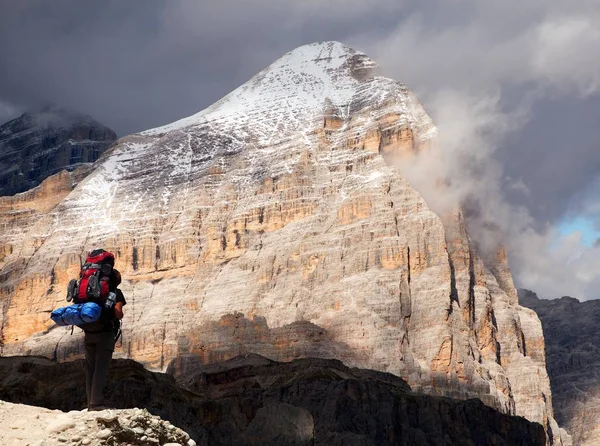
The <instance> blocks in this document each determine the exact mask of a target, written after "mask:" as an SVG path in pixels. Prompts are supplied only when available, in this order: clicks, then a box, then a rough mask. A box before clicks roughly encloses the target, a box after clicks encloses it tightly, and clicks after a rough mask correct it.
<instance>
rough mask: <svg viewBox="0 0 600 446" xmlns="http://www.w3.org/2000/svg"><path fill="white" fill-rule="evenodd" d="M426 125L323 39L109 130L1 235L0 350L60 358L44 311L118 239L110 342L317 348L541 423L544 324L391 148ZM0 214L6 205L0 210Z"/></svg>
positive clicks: (390, 83)
mask: <svg viewBox="0 0 600 446" xmlns="http://www.w3.org/2000/svg"><path fill="white" fill-rule="evenodd" d="M436 135H437V130H436V128H435V127H434V126H433V124H432V122H431V120H430V118H429V117H428V116H427V114H426V113H425V111H424V110H423V108H422V107H421V105H420V104H419V103H418V101H417V100H416V98H415V97H414V96H413V95H412V93H411V92H410V91H409V90H408V89H407V88H406V87H405V86H404V85H402V84H400V83H398V82H396V81H394V80H391V79H387V78H384V77H381V76H378V75H376V65H375V63H374V62H373V61H372V60H370V59H369V58H368V57H367V56H365V55H364V54H362V53H359V52H357V51H354V50H352V49H350V48H348V47H346V46H344V45H342V44H340V43H337V42H325V43H319V44H313V45H307V46H304V47H300V48H298V49H296V50H294V51H292V52H291V53H288V54H286V55H285V56H283V57H282V58H281V59H279V60H278V61H276V62H275V63H274V64H272V65H271V66H269V67H268V68H266V69H265V70H263V71H262V72H260V73H259V74H257V75H256V76H255V77H253V78H252V79H251V80H250V81H249V82H247V83H246V84H244V85H243V86H241V87H240V88H238V89H237V90H235V91H233V92H232V93H231V94H229V95H228V96H226V97H225V98H223V99H222V100H220V101H219V102H217V103H215V104H214V105H213V106H211V107H209V108H208V109H206V110H204V111H202V112H200V113H198V114H196V115H194V116H191V117H189V118H185V119H183V120H181V121H178V122H175V123H173V124H170V125H167V126H164V127H161V128H157V129H152V130H148V131H146V132H143V133H141V134H136V135H131V136H129V137H126V138H123V139H121V140H120V141H119V143H118V144H117V145H116V146H115V147H114V149H113V150H111V151H110V153H108V154H106V155H105V156H104V157H103V159H101V160H100V161H99V162H98V163H97V168H96V169H95V170H94V172H93V173H91V174H90V175H89V176H88V177H86V178H85V180H83V181H81V183H79V184H78V186H77V187H76V188H75V189H74V190H73V191H72V192H71V193H70V194H69V195H68V196H66V197H65V198H64V199H63V200H62V201H61V202H60V204H59V205H57V206H56V207H55V208H54V209H53V210H52V211H51V212H49V213H47V214H45V215H44V216H43V217H42V216H40V217H39V218H38V219H37V220H36V219H31V220H29V222H28V224H27V227H26V229H23V230H21V231H17V232H15V231H9V232H8V233H6V234H4V233H3V234H0V247H6V246H9V247H11V248H10V249H8V248H2V249H4V250H5V251H6V252H7V255H6V256H5V259H4V264H3V267H2V271H1V276H0V277H1V280H2V282H1V284H0V285H1V287H0V302H2V339H3V343H2V351H3V354H4V355H20V354H40V355H45V356H48V357H56V358H58V359H60V360H63V359H67V358H71V357H75V356H77V354H80V351H79V350H78V347H77V345H78V344H77V343H78V342H80V341H79V340H78V339H77V338H76V337H69V336H67V337H65V336H64V335H65V331H64V329H58V328H56V327H54V326H53V325H52V323H51V322H50V321H49V318H48V314H49V312H50V311H51V310H52V309H53V308H56V307H58V306H61V305H63V304H64V295H65V290H66V285H67V282H68V280H69V279H70V278H72V277H75V275H76V274H77V272H78V270H79V263H80V261H81V259H82V257H83V256H84V255H85V253H86V252H87V251H89V250H90V249H92V248H94V247H100V246H101V247H104V248H106V249H109V250H111V251H113V252H115V253H116V258H117V268H119V269H120V270H121V271H122V272H123V276H124V278H125V280H124V283H123V290H124V292H125V295H126V296H127V298H128V302H129V303H128V305H127V307H126V316H125V319H124V327H125V329H124V333H125V342H124V345H123V351H122V355H124V356H127V357H131V358H134V359H136V360H139V361H142V362H144V363H145V364H147V365H148V366H150V367H157V368H160V369H164V367H165V366H166V364H167V363H168V362H169V360H171V359H172V358H175V357H177V356H179V355H181V354H188V353H194V354H198V355H199V356H200V357H201V358H202V359H203V361H205V362H207V363H210V362H215V361H222V360H225V359H228V358H232V357H234V356H237V355H239V354H241V353H248V352H254V353H260V354H262V355H265V356H268V357H269V358H271V359H275V360H290V359H293V358H297V357H306V356H319V357H324V358H337V359H340V360H342V361H344V363H346V364H348V365H351V366H357V367H362V368H373V369H376V370H381V371H385V372H390V373H394V374H396V375H399V376H402V377H404V378H405V379H406V380H407V381H408V382H409V384H410V385H411V387H413V389H415V390H417V391H423V392H426V393H431V394H435V395H443V396H450V397H455V398H460V399H467V398H475V397H476V398H480V399H481V400H482V401H484V403H485V404H487V405H488V406H490V407H493V408H496V409H498V410H500V411H502V412H504V413H508V414H517V415H521V416H524V417H527V418H528V419H529V420H532V421H535V422H539V423H541V424H542V425H544V427H545V429H546V431H547V432H548V433H549V435H550V436H551V437H553V438H554V442H555V444H560V442H561V441H563V440H561V434H560V431H559V429H558V427H557V425H556V423H555V422H554V420H553V418H552V406H551V394H550V387H549V382H548V377H547V374H546V371H545V358H544V355H543V353H541V352H540V351H539V349H538V350H536V349H529V350H528V349H527V345H538V346H539V345H541V344H543V336H542V332H541V327H540V324H539V321H538V320H537V317H536V316H535V314H534V313H533V312H531V311H530V310H526V309H523V308H521V307H519V305H518V302H517V299H516V293H515V290H514V286H513V285H512V279H511V278H510V271H509V269H508V265H507V263H506V259H505V256H504V257H503V255H502V253H500V254H499V256H498V258H497V259H495V260H494V261H493V262H488V263H487V264H486V263H484V262H483V260H482V259H481V258H480V256H478V254H477V252H476V250H475V248H474V247H473V245H472V243H471V241H470V240H469V237H468V234H467V232H466V229H465V224H464V221H463V219H462V214H461V212H460V211H458V210H457V211H455V212H454V213H452V214H450V215H446V216H444V219H443V220H442V219H441V218H440V217H439V216H437V215H436V214H435V213H433V212H432V211H431V210H429V208H428V207H427V204H426V203H425V201H424V200H423V198H422V197H421V196H420V195H419V193H418V192H417V191H416V190H414V189H413V188H412V187H411V186H410V184H409V183H408V182H407V181H406V180H405V179H404V178H403V177H402V176H401V174H400V173H399V171H398V170H397V169H396V168H394V167H392V166H391V165H389V164H388V163H387V162H386V160H388V159H391V158H393V159H394V160H397V159H402V158H403V157H411V156H415V155H416V154H418V153H419V152H420V151H422V150H430V149H431V147H430V141H431V139H432V138H434V137H435V136H436ZM0 221H6V216H5V215H0Z"/></svg>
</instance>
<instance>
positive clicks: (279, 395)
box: [0, 355, 546, 446]
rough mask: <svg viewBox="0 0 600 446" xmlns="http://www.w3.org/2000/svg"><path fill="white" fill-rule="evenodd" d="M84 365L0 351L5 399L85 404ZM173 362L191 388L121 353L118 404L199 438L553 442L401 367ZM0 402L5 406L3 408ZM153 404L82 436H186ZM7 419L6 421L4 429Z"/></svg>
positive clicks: (126, 439)
mask: <svg viewBox="0 0 600 446" xmlns="http://www.w3.org/2000/svg"><path fill="white" fill-rule="evenodd" d="M82 368H83V365H82V364H81V361H76V362H75V363H56V362H52V361H50V360H48V359H45V358H0V371H1V372H2V373H1V374H0V376H1V377H2V379H0V399H2V400H8V401H13V402H20V403H26V404H36V405H43V406H44V407H47V408H60V409H61V410H65V411H66V410H72V409H79V404H81V403H82V402H83V401H81V396H82V393H83V389H84V388H85V387H84V374H83V370H82ZM169 371H170V372H171V373H173V374H174V376H175V377H176V379H177V382H178V383H179V384H180V385H182V386H184V387H185V388H187V390H184V389H182V388H179V387H178V386H177V385H175V380H174V379H173V377H172V376H169V375H164V374H162V373H151V372H148V371H146V370H144V369H143V368H142V367H141V366H140V365H139V364H136V363H134V362H133V361H126V360H115V361H113V365H112V370H111V373H110V377H109V383H108V386H107V391H106V396H107V398H108V400H109V401H110V403H111V406H113V407H115V408H117V409H124V408H128V407H140V408H141V407H145V408H147V410H148V412H149V413H152V414H154V415H155V416H156V415H160V416H161V419H164V420H168V421H170V422H171V423H173V425H175V426H178V427H180V428H183V429H184V431H186V432H187V433H189V434H190V435H191V437H192V438H193V439H194V440H195V441H196V442H197V443H198V444H199V445H231V444H236V445H278V446H279V445H307V446H308V445H313V444H316V445H322V444H360V445H382V446H383V445H475V444H486V445H487V444H496V445H523V446H525V445H528V446H529V445H545V444H546V436H545V432H544V428H543V427H542V426H541V425H539V424H536V423H532V422H530V421H527V420H526V419H524V418H521V417H515V416H509V415H506V414H502V413H500V412H498V411H496V410H494V409H492V408H489V407H487V406H485V405H484V404H483V403H481V402H480V401H479V400H467V401H456V400H451V399H449V398H443V397H433V396H427V395H420V394H416V393H414V392H412V391H411V390H410V388H409V386H408V385H407V384H406V382H404V381H403V380H402V379H401V378H399V377H397V376H394V375H391V374H388V373H382V372H376V371H372V370H361V369H352V368H349V367H346V366H344V365H343V364H342V363H341V362H339V361H337V360H323V359H313V358H311V359H300V360H294V361H292V362H290V363H277V362H274V361H271V360H268V359H267V358H264V357H260V356H257V355H246V356H242V357H237V358H233V359H231V360H229V361H227V362H225V363H217V364H211V365H208V366H205V365H204V364H203V362H202V360H201V359H200V358H199V357H197V356H193V355H186V356H185V357H178V358H176V359H175V360H173V361H172V362H171V364H170V365H169ZM1 410H2V406H1V405H0V414H1ZM148 412H145V415H144V413H132V412H131V411H124V410H112V411H111V413H112V415H113V416H112V417H111V418H110V420H109V422H106V420H105V419H106V418H107V417H109V416H110V415H111V413H109V414H107V413H106V411H104V412H101V414H102V416H101V418H102V419H101V420H100V422H99V423H95V424H94V423H92V424H94V426H96V429H94V430H92V433H89V432H88V433H85V436H86V437H87V438H97V437H98V433H99V432H98V431H100V429H102V432H103V434H102V435H105V436H106V437H107V438H110V439H111V440H112V441H114V444H118V445H121V444H123V445H124V444H151V443H149V442H148V443H145V442H143V441H138V440H140V436H141V435H143V432H139V435H138V436H137V437H136V436H135V435H134V434H135V433H136V432H135V429H136V427H138V425H140V424H141V425H143V427H144V429H146V428H148V427H150V428H151V429H150V431H151V432H149V433H147V434H146V435H148V436H153V437H155V438H157V439H161V443H160V444H164V443H165V442H166V441H165V439H164V438H163V436H166V435H167V434H173V436H177V438H178V439H179V441H174V442H175V443H179V444H183V442H182V440H185V436H184V434H182V433H177V431H176V430H175V429H170V428H168V427H167V429H159V428H158V427H160V425H159V422H158V419H155V421H154V422H152V417H150V416H148V415H149V414H148ZM92 414H93V413H92ZM92 414H88V418H89V417H90V416H94V415H92ZM74 415H76V416H71V417H69V416H67V417H63V418H67V419H68V420H67V421H70V422H71V424H72V425H73V427H75V424H77V422H78V420H79V419H80V418H84V416H83V415H81V414H77V413H75V414H74ZM124 415H129V417H125V416H124ZM114 418H118V421H119V423H115V422H114V421H113V420H114ZM103 419H104V422H103V421H102V420H103ZM144 420H146V421H144ZM12 421H13V422H14V420H12ZM89 424H90V423H88V425H89ZM98 424H100V426H99V427H98V426H97V425H98ZM94 426H92V427H94ZM157 426H158V427H157ZM167 426H168V423H167ZM3 427H5V426H3V425H2V424H0V438H1V434H2V430H3V429H2V428H3ZM64 431H65V433H64V435H63V437H64V439H65V440H66V441H69V440H71V439H72V435H79V437H83V436H84V434H82V433H78V432H76V431H69V432H66V431H67V429H66V428H65V429H64ZM61 433H62V432H61ZM159 437H160V438H159ZM171 441H173V440H171ZM64 442H65V441H63V443H64ZM52 444H53V443H52ZM94 444H96V443H94ZM100 444H106V443H100Z"/></svg>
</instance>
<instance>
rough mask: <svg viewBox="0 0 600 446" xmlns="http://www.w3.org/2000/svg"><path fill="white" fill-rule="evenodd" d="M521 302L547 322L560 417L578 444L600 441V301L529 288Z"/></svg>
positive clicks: (522, 293) (550, 367)
mask: <svg viewBox="0 0 600 446" xmlns="http://www.w3.org/2000/svg"><path fill="white" fill-rule="evenodd" d="M519 301H520V302H521V304H522V305H525V306H527V307H529V308H531V309H532V310H535V312H536V313H537V314H538V315H539V317H540V319H541V321H542V328H543V329H544V338H545V339H546V355H547V361H548V364H547V365H548V374H549V375H550V384H551V386H552V398H553V402H554V411H555V414H556V419H557V421H558V422H559V423H560V424H561V426H563V427H564V428H565V429H566V430H567V432H569V433H570V434H571V436H572V437H573V444H577V445H590V446H591V445H597V444H600V331H599V330H598V327H599V326H600V301H599V300H590V301H587V302H579V301H578V300H577V299H574V298H572V297H563V298H561V299H554V300H545V299H539V298H538V297H537V295H536V294H535V293H533V292H531V291H528V290H519Z"/></svg>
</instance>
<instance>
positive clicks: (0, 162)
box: [0, 105, 117, 196]
mask: <svg viewBox="0 0 600 446" xmlns="http://www.w3.org/2000/svg"><path fill="white" fill-rule="evenodd" d="M116 139H117V135H116V134H115V132H113V131H112V130H110V129H109V128H107V127H105V126H103V125H102V124H100V123H99V122H97V121H95V120H94V119H92V118H91V117H90V116H87V115H84V114H81V113H78V112H75V111H72V110H68V109H65V108H62V107H58V106H56V105H49V106H46V107H44V108H42V109H41V110H39V111H38V112H35V113H25V114H23V115H21V116H20V117H18V118H16V119H13V120H12V121H9V122H7V123H6V124H4V125H2V126H0V196H1V195H14V194H16V193H19V192H24V191H26V190H28V189H31V188H33V187H35V186H37V185H38V184H40V183H41V182H42V181H43V180H44V179H46V178H48V177H49V176H51V175H54V174H55V173H57V172H59V171H60V170H62V169H69V170H73V169H75V168H76V167H78V166H81V165H82V164H85V163H92V162H94V161H96V160H97V159H98V158H99V157H100V155H101V154H102V153H103V152H104V151H105V150H106V149H107V148H108V146H110V145H111V144H112V143H113V142H114V141H115V140H116Z"/></svg>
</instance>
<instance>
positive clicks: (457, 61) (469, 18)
mask: <svg viewBox="0 0 600 446" xmlns="http://www.w3.org/2000/svg"><path fill="white" fill-rule="evenodd" d="M599 15H600V11H599V10H598V7H597V2H596V1H595V0H573V1H571V2H568V3H567V2H564V1H563V0H544V1H540V0H524V1H522V0H505V1H503V2H481V1H479V0H463V1H461V2H447V1H444V0H421V1H417V0H405V1H397V0H370V1H365V0H360V1H359V0H329V1H327V2H323V1H318V0H305V1H301V2H282V1H280V0H247V1H243V2H242V1H239V0H220V1H176V0H175V1H171V0H169V1H161V0H145V1H138V2H132V1H126V2H125V1H121V0H112V1H105V2H94V1H82V0H70V1H69V0H58V1H51V2H49V1H42V0H37V1H33V0H19V1H12V0H0V42H1V44H0V64H1V66H0V120H3V118H6V119H8V118H9V117H14V116H16V115H17V114H19V113H20V112H22V111H24V110H28V109H32V108H36V107H39V106H41V105H42V104H45V103H48V102H55V103H58V104H62V105H65V106H67V107H71V108H73V109H76V110H79V111H82V112H84V113H88V114H90V115H92V116H93V117H94V118H96V119H98V120H99V121H100V122H102V123H104V124H106V125H108V126H110V127H111V128H113V129H114V130H115V131H117V133H118V134H119V135H121V136H122V135H125V134H127V133H131V132H135V131H141V130H144V129H148V128H152V127H155V126H158V125H162V124H165V123H168V122H172V121H174V120H177V119H179V118H182V117H184V116H188V115H191V114H193V113H196V112H198V111H200V110H202V109H203V108H205V107H207V106H208V105H210V104H211V103H213V102H215V101H216V100H218V99H219V98H221V97H222V96H224V95H225V94H227V93H228V92H229V91H231V90H233V89H234V88H236V87H237V86H239V85H240V84H242V83H243V82H245V81H246V80H247V79H249V78H250V77H251V76H252V75H254V74H255V73H256V72H258V71H259V70H261V69H262V68H264V67H265V66H267V65H268V64H270V63H271V62H273V61H274V60H275V59H277V58H278V57H280V56H281V55H282V54H284V53H285V52H287V51H289V50H291V49H293V48H295V47H297V46H299V45H302V44H305V43H310V42H313V41H318V40H339V41H343V42H345V43H348V44H350V45H351V46H354V47H356V48H357V49H360V50H363V51H366V52H367V54H369V55H370V56H371V57H373V58H374V59H375V60H376V61H377V62H379V63H380V64H381V65H382V67H383V70H384V73H385V74H386V75H388V76H390V77H394V78H396V79H398V80H400V81H402V82H406V83H407V85H408V86H409V87H410V88H412V89H413V90H414V91H415V92H416V93H417V95H418V97H419V98H420V99H421V101H422V102H423V104H424V106H425V108H426V110H427V111H428V112H429V113H430V114H431V115H432V117H433V119H434V121H435V122H436V124H437V125H438V126H439V128H440V131H441V135H440V139H441V141H442V142H443V144H444V150H445V151H446V153H447V155H448V157H450V158H451V162H450V163H447V164H446V165H440V166H437V167H438V168H439V169H438V170H439V172H441V173H443V174H446V175H450V176H453V177H454V179H455V181H454V184H456V185H458V186H457V189H456V190H453V194H454V197H453V198H454V199H456V200H459V201H460V200H464V199H467V198H468V199H469V200H474V201H473V202H475V203H477V204H478V206H480V207H481V212H480V215H481V218H483V219H484V221H483V222H482V223H483V224H482V227H486V225H487V224H488V223H489V220H493V222H494V224H495V225H497V226H499V227H501V228H503V231H504V233H505V234H510V237H512V239H514V240H515V243H514V244H516V246H515V247H513V248H512V250H511V249H510V246H509V255H510V257H511V261H512V262H513V263H512V265H513V269H515V273H516V276H517V280H518V282H519V283H520V284H521V285H525V286H528V287H531V288H534V289H537V290H538V291H540V293H541V294H542V295H545V296H546V297H553V296H551V295H549V294H548V293H546V294H544V293H545V292H546V291H547V290H548V292H550V291H551V290H552V289H554V288H555V286H559V285H560V286H563V287H568V288H569V289H566V290H561V291H558V289H557V291H556V293H562V294H571V295H574V294H577V293H579V295H578V297H583V298H585V294H586V293H588V290H589V289H590V287H592V286H595V285H594V284H596V282H595V281H594V280H595V279H594V274H595V272H597V273H598V274H597V276H598V277H599V279H598V282H600V261H598V262H596V261H595V260H594V259H595V258H596V257H595V255H594V254H595V253H593V252H586V253H584V254H582V255H580V256H579V257H578V259H583V260H580V261H584V260H585V262H586V263H585V264H582V265H579V264H577V261H575V262H570V263H569V265H570V266H569V267H568V268H564V271H563V272H564V277H563V276H560V275H557V274H554V276H555V277H554V278H550V279H548V280H547V281H546V282H544V281H545V280H546V277H548V276H552V275H553V271H554V270H556V269H557V268H562V266H561V265H562V264H561V263H560V262H563V263H564V262H567V260H568V259H565V258H562V257H565V256H567V254H565V253H568V252H570V251H569V250H571V251H572V250H576V249H578V245H577V243H576V241H573V240H570V239H569V240H568V243H566V242H565V243H566V244H565V246H564V247H562V248H560V249H554V251H548V250H549V249H550V248H548V246H550V245H551V246H555V247H556V244H555V243H554V244H553V242H552V237H553V234H554V231H553V226H554V225H555V224H557V223H558V222H559V221H560V220H561V219H563V218H565V217H567V216H569V215H586V216H588V217H589V218H591V219H593V220H600V210H598V208H599V207H600V199H598V198H597V197H599V196H600V188H599V186H600V181H599V180H598V177H599V170H600V165H599V163H600V156H599V155H598V153H599V152H600V147H599V142H598V141H599V139H598V137H597V130H596V129H597V128H598V124H600V123H599V122H598V119H599V118H598V117H599V116H600V97H599V96H598V91H599V90H600V59H599V58H598V57H597V56H595V55H596V54H599V53H600V19H599ZM465 163H467V164H465ZM465 167H467V168H465ZM469 172H470V173H469ZM474 172H483V174H478V175H476V174H474ZM426 198H427V197H426ZM433 199H435V197H434V198H433ZM487 236H488V234H485V235H483V236H482V237H487ZM509 245H510V243H509ZM598 258H600V256H598ZM549 259H550V260H549ZM569 268H570V269H569ZM581 272H584V273H585V274H583V273H581ZM580 273H581V274H583V275H581V274H580ZM578 274H579V275H580V276H581V277H576V276H578ZM589 277H592V279H589ZM598 285H599V286H600V283H598ZM541 287H543V289H541Z"/></svg>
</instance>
